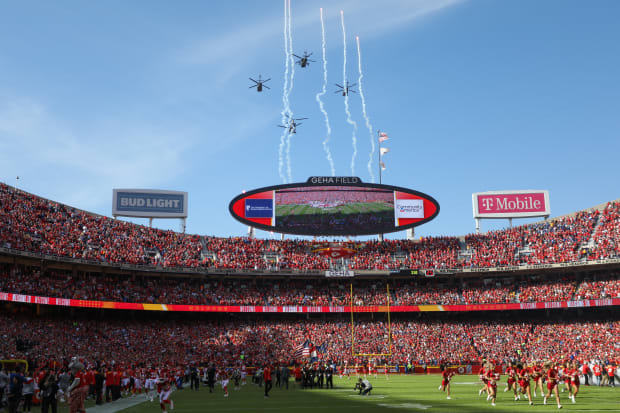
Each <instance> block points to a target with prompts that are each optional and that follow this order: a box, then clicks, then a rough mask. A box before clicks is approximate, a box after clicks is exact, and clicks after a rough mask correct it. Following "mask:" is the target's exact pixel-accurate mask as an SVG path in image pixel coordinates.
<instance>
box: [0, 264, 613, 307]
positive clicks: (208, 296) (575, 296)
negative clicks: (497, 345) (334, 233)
mask: <svg viewBox="0 0 620 413" xmlns="http://www.w3.org/2000/svg"><path fill="white" fill-rule="evenodd" d="M425 281H426V280H403V279H394V280H392V281H390V285H389V291H390V295H389V297H390V304H391V305H420V304H496V303H515V302H517V303H518V302H521V303H524V302H548V301H569V300H583V299H603V298H620V277H619V276H618V273H617V272H613V271H611V272H602V273H600V274H596V275H594V276H589V278H582V279H579V280H577V278H576V276H575V275H565V276H562V277H559V278H557V277H555V278H551V279H549V278H545V277H538V276H533V277H528V278H525V279H515V278H513V277H503V278H496V279H487V281H488V282H486V283H485V282H482V281H480V280H474V281H471V280H468V281H465V280H463V281H462V282H458V281H454V280H450V283H445V284H442V283H436V282H435V283H428V282H425ZM0 292H5V293H14V294H25V295H36V296H44V297H55V298H72V299H80V300H97V301H117V302H138V303H159V304H188V305H201V304H202V305H259V306H264V305H303V306H342V305H349V304H350V302H351V296H350V294H351V288H350V281H346V282H345V281H338V280H324V279H319V280H316V279H313V280H312V281H308V280H290V279H277V280H273V279H272V280H270V279H262V280H256V279H214V278H212V279H196V278H194V279H191V278H190V279H184V278H174V277H170V278H161V277H149V276H144V277H134V278H128V277H127V276H125V275H114V274H105V275H104V274H92V273H78V272H76V273H73V272H71V271H62V270H47V271H45V272H44V273H41V271H40V269H39V268H38V267H21V266H16V267H13V266H8V265H5V266H0ZM387 300H388V295H387V285H386V281H382V280H356V281H355V283H354V288H353V303H354V305H357V306H363V305H386V304H387Z"/></svg>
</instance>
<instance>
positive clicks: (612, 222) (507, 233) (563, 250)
mask: <svg viewBox="0 0 620 413" xmlns="http://www.w3.org/2000/svg"><path fill="white" fill-rule="evenodd" d="M354 244H355V246H356V248H357V249H358V250H359V251H358V253H357V254H356V255H355V256H354V257H352V258H351V259H350V260H349V261H348V262H346V263H344V265H346V266H347V267H348V268H349V269H352V270H394V269H399V268H427V269H446V268H478V267H496V266H512V265H521V264H543V263H562V262H571V261H578V260H581V259H601V258H617V257H620V204H619V203H618V202H610V203H609V204H608V205H607V206H606V207H605V208H604V209H603V211H598V210H593V211H587V212H586V211H582V212H578V213H576V214H574V216H570V217H561V218H558V219H555V220H550V221H545V222H542V223H538V224H532V225H524V226H519V227H514V228H508V229H504V230H500V231H491V232H489V233H486V234H476V235H467V236H465V237H464V238H462V239H461V238H458V237H435V238H433V237H429V238H424V239H421V240H416V241H410V240H393V241H392V240H389V241H381V242H379V241H367V242H356V243H354ZM312 245H313V242H312V241H308V240H285V241H277V240H260V239H250V238H244V237H234V238H218V237H203V236H198V235H186V234H181V233H177V232H174V231H163V230H159V229H153V228H148V227H145V226H141V225H136V224H132V223H128V222H124V221H119V220H115V219H111V218H108V217H104V216H99V215H95V214H92V213H88V212H84V211H81V210H78V209H75V208H71V207H69V206H66V205H63V204H58V203H56V202H52V201H49V200H46V199H44V198H41V197H37V196H34V195H31V194H28V193H26V192H22V191H16V190H14V188H12V187H9V186H7V185H5V184H2V183H0V246H2V247H6V248H10V249H15V250H24V251H32V252H38V253H44V254H51V255H58V256H65V257H72V258H80V259H87V260H95V261H100V262H109V263H128V264H139V265H149V266H162V267H190V268H195V267H200V268H206V269H210V268H213V269H232V270H252V269H254V270H267V271H280V270H296V271H300V272H303V271H308V270H326V269H329V268H330V267H331V266H332V264H334V263H332V262H331V261H330V260H329V259H328V258H326V257H325V256H321V255H317V254H313V253H312ZM340 264H342V263H340Z"/></svg>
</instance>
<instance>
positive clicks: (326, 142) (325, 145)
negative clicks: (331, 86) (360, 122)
mask: <svg viewBox="0 0 620 413" xmlns="http://www.w3.org/2000/svg"><path fill="white" fill-rule="evenodd" d="M321 39H322V43H321V45H322V47H323V89H321V91H320V92H319V93H317V94H316V96H315V99H316V101H317V102H318V103H319V108H321V112H322V113H323V117H325V128H326V129H327V135H325V140H324V141H323V150H324V151H325V155H326V156H327V162H329V167H330V169H331V172H332V176H336V167H335V166H334V159H333V158H332V152H331V150H330V149H329V139H330V138H331V135H332V128H331V126H330V125H329V116H327V111H326V110H325V105H324V104H323V101H322V100H321V97H322V96H323V95H325V93H326V92H327V56H326V53H325V23H324V22H323V8H321Z"/></svg>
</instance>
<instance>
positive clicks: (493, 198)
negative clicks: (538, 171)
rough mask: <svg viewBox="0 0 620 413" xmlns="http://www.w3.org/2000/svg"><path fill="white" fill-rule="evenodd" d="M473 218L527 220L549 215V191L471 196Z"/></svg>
mask: <svg viewBox="0 0 620 413" xmlns="http://www.w3.org/2000/svg"><path fill="white" fill-rule="evenodd" d="M472 203H473V209H474V218H528V217H545V216H549V215H551V206H550V205H549V191H539V190H524V191H490V192H478V193H474V194H472Z"/></svg>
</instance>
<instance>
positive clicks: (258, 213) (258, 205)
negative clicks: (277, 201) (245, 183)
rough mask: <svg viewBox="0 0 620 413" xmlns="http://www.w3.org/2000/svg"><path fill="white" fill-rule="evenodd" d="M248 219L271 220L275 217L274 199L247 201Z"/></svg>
mask: <svg viewBox="0 0 620 413" xmlns="http://www.w3.org/2000/svg"><path fill="white" fill-rule="evenodd" d="M245 217H246V218H271V217H273V199H252V198H248V199H246V200H245Z"/></svg>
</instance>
